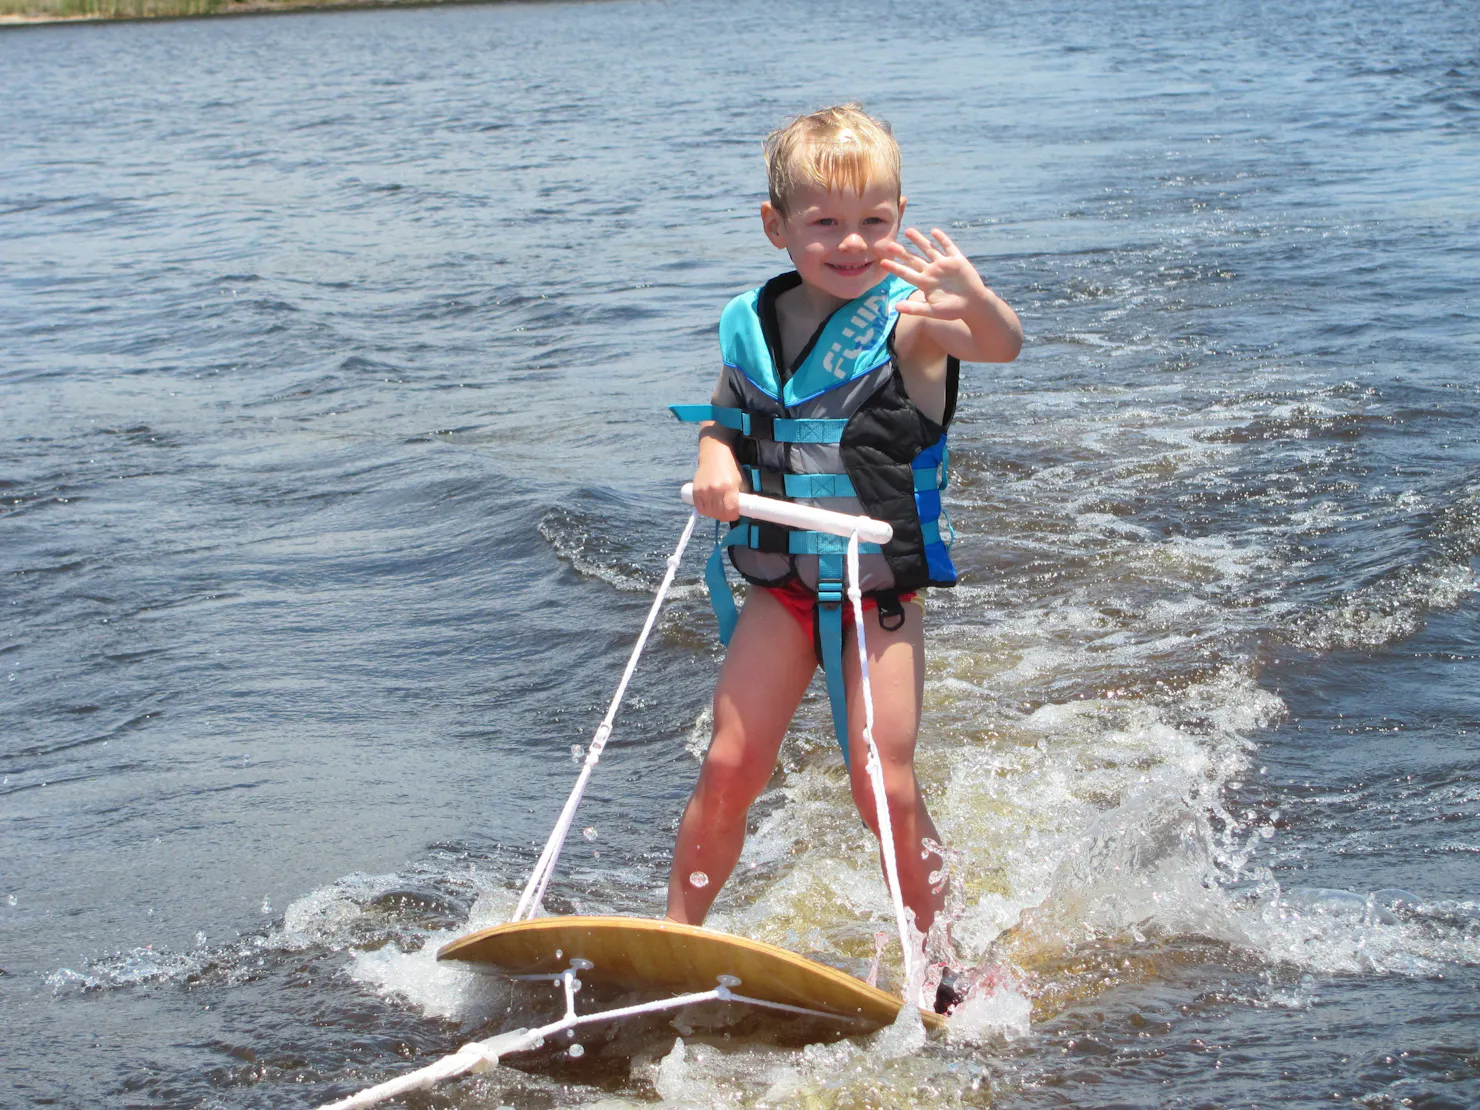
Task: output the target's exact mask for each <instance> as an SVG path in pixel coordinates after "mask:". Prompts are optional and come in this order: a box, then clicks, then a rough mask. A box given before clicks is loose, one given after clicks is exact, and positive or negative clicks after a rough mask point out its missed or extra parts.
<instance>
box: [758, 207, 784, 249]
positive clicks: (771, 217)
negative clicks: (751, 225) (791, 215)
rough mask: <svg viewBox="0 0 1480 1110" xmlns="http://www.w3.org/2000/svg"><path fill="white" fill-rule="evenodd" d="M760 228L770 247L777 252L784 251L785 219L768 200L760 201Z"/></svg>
mask: <svg viewBox="0 0 1480 1110" xmlns="http://www.w3.org/2000/svg"><path fill="white" fill-rule="evenodd" d="M761 226H762V227H763V228H765V229H766V238H767V239H769V240H771V246H773V247H775V248H776V249H777V250H779V251H780V250H785V249H786V217H785V216H783V215H782V214H781V212H780V210H779V209H777V207H776V206H775V205H774V204H772V203H771V202H770V201H768V200H763V201H761Z"/></svg>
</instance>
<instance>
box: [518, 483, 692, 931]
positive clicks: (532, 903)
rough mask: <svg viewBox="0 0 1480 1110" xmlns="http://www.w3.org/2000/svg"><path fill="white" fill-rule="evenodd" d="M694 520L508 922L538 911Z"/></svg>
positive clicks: (685, 529) (682, 538) (525, 918)
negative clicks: (573, 785) (572, 786)
mask: <svg viewBox="0 0 1480 1110" xmlns="http://www.w3.org/2000/svg"><path fill="white" fill-rule="evenodd" d="M698 520H699V514H698V513H697V512H693V513H690V514H689V520H688V523H687V524H685V525H684V527H683V535H681V536H679V537H678V546H677V547H675V548H674V549H673V554H672V555H670V556H668V573H667V574H665V575H663V582H662V584H661V585H659V587H658V592H657V593H656V594H655V595H654V596H653V604H652V608H650V609H649V610H648V615H647V621H646V622H645V623H644V624H643V626H642V634H641V635H640V636H638V637H637V643H636V644H635V645H634V646H633V648H632V655H631V657H630V658H629V659H628V660H627V669H626V670H625V671H623V672H622V681H621V682H619V683H617V692H616V694H615V695H614V696H613V697H612V703H611V705H609V706H608V707H607V710H606V716H605V717H603V718H602V719H601V724H600V725H598V726H597V727H596V735H595V736H593V737H592V738H591V746H590V748H588V749H587V750H586V762H585V765H584V766H582V767H581V774H580V777H579V778H577V779H576V785H575V789H574V790H572V791H571V792H570V797H569V798H567V799H566V801H565V808H564V809H562V810H561V811H560V819H559V820H558V821H556V822H555V827H554V828H553V829H551V830H550V839H549V840H547V841H545V850H544V851H543V852H541V853H540V858H539V860H538V862H536V863H535V865H534V871H533V872H532V873H531V874H530V876H529V882H527V883H525V884H524V893H523V894H521V895H520V896H519V905H518V906H517V907H516V908H515V910H514V916H513V917H511V918H509V920H510V921H511V922H512V921H528V920H529V919H531V918H532V917H534V915H535V914H537V913H539V912H540V903H541V902H543V901H544V899H545V888H546V887H547V886H549V885H550V876H551V875H552V874H554V872H555V864H556V862H557V861H558V860H559V859H560V849H561V848H562V847H564V845H565V838H566V837H567V836H569V835H570V826H571V822H573V821H574V820H575V819H576V808H577V807H578V806H579V805H580V804H581V795H582V794H584V793H585V792H586V783H588V782H590V781H591V771H592V770H593V769H594V768H595V767H596V764H597V763H599V762H600V761H601V753H602V750H603V749H604V748H605V747H606V742H607V740H608V739H609V738H610V737H611V734H612V723H613V722H614V721H615V720H616V719H617V709H618V708H619V707H620V706H621V704H622V698H623V697H625V696H626V694H627V683H629V682H631V681H632V672H633V671H635V670H637V660H638V658H639V657H640V656H641V655H642V649H643V648H644V647H646V646H647V641H648V635H649V634H650V633H651V632H652V630H653V625H655V624H656V623H657V622H658V612H659V610H661V609H662V608H663V599H664V598H666V597H667V596H668V588H669V587H670V586H672V585H673V576H674V575H675V574H677V573H678V564H679V563H680V562H681V561H682V560H683V553H684V549H685V548H686V547H688V546H689V537H690V536H692V535H693V534H694V525H695V524H696V523H697V522H698Z"/></svg>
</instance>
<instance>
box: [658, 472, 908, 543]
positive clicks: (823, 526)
mask: <svg viewBox="0 0 1480 1110" xmlns="http://www.w3.org/2000/svg"><path fill="white" fill-rule="evenodd" d="M679 496H681V497H682V498H683V500H684V503H685V504H686V505H692V504H693V503H694V483H693V482H685V483H684V487H683V489H682V490H681V491H679ZM740 515H741V516H748V517H750V518H751V519H753V520H768V521H770V522H771V523H772V524H786V525H790V526H791V527H792V528H805V529H807V530H808V531H812V532H828V533H830V534H831V535H834V536H851V535H852V534H853V533H854V532H855V531H857V533H858V538H859V539H860V540H862V541H864V542H865V543H878V544H885V543H888V542H889V541H890V540H892V539H893V538H894V529H893V527H891V526H890V525H889V524H888V523H886V522H885V521H882V520H874V519H873V518H872V517H867V516H849V515H848V514H847V513H835V512H833V511H832V510H831V509H816V508H813V507H812V506H811V505H798V504H797V503H796V502H795V501H779V500H777V499H776V498H774V497H757V496H756V495H755V494H753V493H742V494H741V495H740Z"/></svg>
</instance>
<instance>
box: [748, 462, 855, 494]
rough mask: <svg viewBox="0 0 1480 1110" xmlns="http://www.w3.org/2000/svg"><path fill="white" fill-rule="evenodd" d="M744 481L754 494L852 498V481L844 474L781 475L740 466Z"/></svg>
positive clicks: (777, 472)
mask: <svg viewBox="0 0 1480 1110" xmlns="http://www.w3.org/2000/svg"><path fill="white" fill-rule="evenodd" d="M740 469H741V470H743V471H744V472H745V477H746V479H747V480H748V481H749V482H750V488H751V491H752V492H754V493H764V494H774V493H776V492H778V487H777V483H778V480H779V483H780V486H779V492H780V493H781V494H783V495H784V496H786V497H809V498H817V497H853V496H855V495H854V492H853V479H851V478H849V477H848V475H846V474H783V473H782V472H780V471H777V470H765V469H763V468H761V467H759V466H742V467H741V468H740Z"/></svg>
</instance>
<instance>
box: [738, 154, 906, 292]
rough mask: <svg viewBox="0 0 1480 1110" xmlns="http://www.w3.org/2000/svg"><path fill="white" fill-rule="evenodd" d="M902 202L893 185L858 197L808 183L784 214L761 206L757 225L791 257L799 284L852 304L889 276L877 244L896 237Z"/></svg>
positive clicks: (879, 185)
mask: <svg viewBox="0 0 1480 1110" xmlns="http://www.w3.org/2000/svg"><path fill="white" fill-rule="evenodd" d="M904 204H905V202H904V198H903V197H901V196H900V195H899V188H898V186H897V185H895V184H894V183H893V182H880V181H870V182H869V184H868V185H867V186H866V187H865V188H864V190H863V192H861V193H855V192H853V191H852V190H851V189H846V188H845V189H842V190H832V189H824V188H823V187H821V186H818V185H808V186H804V187H802V188H800V189H798V190H797V192H796V194H795V195H794V196H793V197H792V198H791V203H790V206H789V207H790V211H789V212H788V213H787V214H786V215H785V216H783V215H782V214H781V213H780V212H779V211H777V209H776V208H775V207H774V206H772V205H771V204H770V203H769V202H767V203H765V204H762V205H761V221H762V223H763V224H764V225H765V229H766V238H768V239H770V240H771V242H772V244H773V245H775V246H776V247H779V248H781V249H782V250H784V251H786V252H787V253H788V254H790V255H791V261H792V265H794V266H795V267H796V268H797V273H798V274H800V275H801V277H802V280H803V281H804V282H806V283H807V284H808V285H810V286H811V287H812V288H813V289H815V290H817V291H819V292H823V293H826V294H828V295H829V296H831V297H835V298H837V299H838V300H841V301H851V300H853V299H854V298H855V297H860V296H862V295H863V294H864V293H867V292H868V291H869V290H870V289H872V288H873V287H874V286H875V285H878V284H879V282H881V281H883V280H884V279H885V278H886V277H888V276H889V275H888V272H887V271H886V270H884V268H883V267H882V266H880V265H879V263H880V262H881V261H882V260H883V259H884V258H886V257H888V256H887V255H886V254H885V253H884V251H885V248H883V247H881V246H880V244H881V243H886V242H893V241H894V237H895V236H896V235H898V234H899V224H900V220H901V218H902V217H903V215H904Z"/></svg>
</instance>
